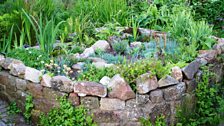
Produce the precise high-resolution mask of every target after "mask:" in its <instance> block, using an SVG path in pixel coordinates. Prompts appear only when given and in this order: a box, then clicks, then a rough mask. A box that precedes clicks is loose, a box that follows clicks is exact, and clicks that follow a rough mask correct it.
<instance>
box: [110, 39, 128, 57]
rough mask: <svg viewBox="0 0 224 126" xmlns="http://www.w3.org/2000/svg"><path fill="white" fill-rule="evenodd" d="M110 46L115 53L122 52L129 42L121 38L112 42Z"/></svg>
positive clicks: (125, 49)
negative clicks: (119, 40)
mask: <svg viewBox="0 0 224 126" xmlns="http://www.w3.org/2000/svg"><path fill="white" fill-rule="evenodd" d="M112 47H113V49H114V51H115V52H116V53H117V54H124V53H125V52H126V51H127V49H128V48H129V43H128V41H125V40H123V41H121V42H116V43H113V44H112Z"/></svg>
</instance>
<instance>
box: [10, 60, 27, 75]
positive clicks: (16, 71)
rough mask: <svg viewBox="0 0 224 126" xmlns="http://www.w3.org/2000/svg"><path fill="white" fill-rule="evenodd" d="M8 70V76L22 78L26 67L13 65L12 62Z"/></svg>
mask: <svg viewBox="0 0 224 126" xmlns="http://www.w3.org/2000/svg"><path fill="white" fill-rule="evenodd" d="M9 68H10V74H12V75H14V76H19V77H21V78H24V74H25V71H26V66H25V65H24V64H23V63H13V62H12V63H11V64H10V66H9Z"/></svg>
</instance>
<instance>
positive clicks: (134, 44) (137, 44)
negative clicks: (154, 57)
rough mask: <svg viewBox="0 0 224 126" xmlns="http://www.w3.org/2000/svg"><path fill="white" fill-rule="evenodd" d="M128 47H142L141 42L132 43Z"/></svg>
mask: <svg viewBox="0 0 224 126" xmlns="http://www.w3.org/2000/svg"><path fill="white" fill-rule="evenodd" d="M130 47H134V48H140V47H142V43H141V42H132V43H131V44H130Z"/></svg>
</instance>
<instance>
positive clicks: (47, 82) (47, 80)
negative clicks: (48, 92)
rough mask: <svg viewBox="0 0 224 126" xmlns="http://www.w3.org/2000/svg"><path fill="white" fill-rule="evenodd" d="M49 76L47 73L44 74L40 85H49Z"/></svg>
mask: <svg viewBox="0 0 224 126" xmlns="http://www.w3.org/2000/svg"><path fill="white" fill-rule="evenodd" d="M51 79H52V78H51V76H50V75H48V74H44V75H43V76H42V79H41V83H40V84H41V85H42V86H44V87H51V86H52V85H51Z"/></svg>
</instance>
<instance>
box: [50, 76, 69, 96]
mask: <svg viewBox="0 0 224 126" xmlns="http://www.w3.org/2000/svg"><path fill="white" fill-rule="evenodd" d="M51 85H52V88H53V89H55V90H59V91H62V92H66V93H70V92H73V83H72V81H71V80H70V79H69V78H67V77H65V76H54V77H53V78H52V79H51Z"/></svg>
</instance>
